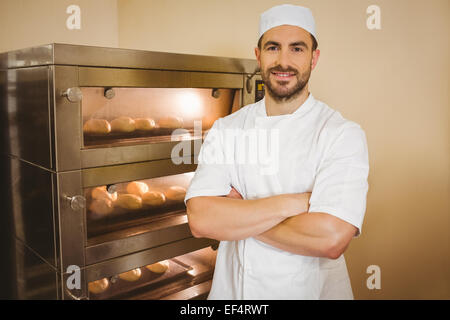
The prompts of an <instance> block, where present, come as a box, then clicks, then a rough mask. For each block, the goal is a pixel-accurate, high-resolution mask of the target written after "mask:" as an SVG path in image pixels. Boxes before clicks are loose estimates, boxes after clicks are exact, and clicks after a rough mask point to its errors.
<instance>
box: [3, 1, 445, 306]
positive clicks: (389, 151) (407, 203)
mask: <svg viewBox="0 0 450 320" xmlns="http://www.w3.org/2000/svg"><path fill="white" fill-rule="evenodd" d="M117 1H118V2H116V1H107V0H96V1H75V0H74V1H63V0H57V1H56V0H54V1H50V0H39V1H16V0H14V1H9V0H7V1H4V0H2V1H0V36H1V37H0V39H1V40H0V51H4V49H8V50H9V49H10V48H18V47H22V46H29V45H33V44H37V43H48V42H70V43H79V44H91V45H100V46H120V47H123V48H134V49H144V50H155V51H169V52H180V53H194V54H205V55H217V56H232V57H242V58H253V48H254V45H255V43H256V41H257V30H258V27H257V23H258V15H259V14H260V13H261V12H262V11H264V10H265V9H267V8H269V7H271V6H272V5H275V4H280V3H283V2H284V1H273V0H272V1H271V0H258V1H256V0H254V1H253V0H252V1H250V0H246V1H242V0H227V1H223V0H221V1H219V0H189V1H188V0H164V1H162V0H158V1H157V0H117ZM37 3H39V5H38V4H37ZM72 3H74V4H80V6H81V7H82V10H83V13H86V15H85V19H84V22H82V23H83V25H82V28H84V29H82V31H81V32H80V33H79V34H78V35H77V34H75V33H73V31H67V30H64V25H65V19H66V17H67V15H66V14H65V13H64V12H65V8H66V6H67V5H68V4H72ZM291 3H294V4H303V5H305V6H309V7H310V8H311V9H312V11H313V12H314V15H315V17H316V22H317V27H318V39H319V48H320V49H321V57H320V60H319V65H318V67H317V69H316V70H315V71H314V72H313V75H312V78H311V91H312V93H313V94H314V95H315V96H316V98H318V99H321V100H323V101H325V102H326V103H328V104H329V105H330V106H331V107H333V108H335V109H337V110H339V111H340V112H341V113H342V114H343V115H344V116H345V117H347V118H349V119H351V120H354V121H356V122H358V123H360V124H361V126H362V127H363V128H364V130H365V131H366V134H367V138H368V144H369V152H370V166H371V171H370V177H369V182H370V190H369V195H368V205H367V212H366V218H365V222H364V226H363V233H362V235H361V237H360V238H358V239H355V240H354V241H353V242H352V244H351V245H350V247H349V249H348V251H347V253H346V258H347V264H348V267H349V272H350V276H351V280H352V284H353V289H354V293H355V298H357V299H429V298H437V299H442V298H445V299H450V274H449V270H450V261H449V260H450V238H449V230H450V218H449V215H450V214H449V191H450V190H449V169H450V149H449V145H450V141H449V138H450V130H449V120H450V113H449V102H450V101H449V93H448V92H449V89H450V88H449V71H450V70H449V59H448V57H449V40H448V39H449V21H450V19H449V18H450V17H449V15H450V14H449V12H450V10H449V2H448V0H430V1H424V0H370V1H369V0H341V1H335V0H322V1H317V0H305V1H291ZM371 4H377V5H379V6H380V8H381V27H382V29H381V30H376V31H369V30H368V29H367V28H366V18H367V14H366V8H367V7H368V6H369V5H371ZM5 6H6V8H5ZM25 8H26V9H25ZM5 9H7V10H8V14H7V15H5V14H4V12H5V11H4V10H5ZM61 12H62V13H61ZM39 13H40V14H39ZM42 15H44V16H45V17H46V18H45V19H41V18H39V17H40V16H42ZM18 17H20V18H18ZM5 19H6V20H5ZM115 19H116V20H115ZM30 21H32V23H31V22H30ZM9 30H14V35H12V31H10V32H8V31H9ZM2 49H3V50H2ZM369 265H378V266H380V268H381V289H380V290H369V289H368V288H367V287H366V279H367V278H368V276H369V275H368V274H367V273H366V268H367V267H368V266H369Z"/></svg>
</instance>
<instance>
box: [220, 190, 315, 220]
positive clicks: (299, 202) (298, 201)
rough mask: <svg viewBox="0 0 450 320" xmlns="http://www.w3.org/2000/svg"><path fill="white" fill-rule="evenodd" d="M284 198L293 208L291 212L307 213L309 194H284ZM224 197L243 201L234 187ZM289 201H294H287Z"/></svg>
mask: <svg viewBox="0 0 450 320" xmlns="http://www.w3.org/2000/svg"><path fill="white" fill-rule="evenodd" d="M284 196H285V197H286V200H287V201H286V203H291V205H292V206H293V210H295V209H297V210H298V211H297V212H298V214H300V213H304V212H308V210H309V199H310V198H311V192H304V193H292V194H285V195H284ZM226 197H227V198H232V199H241V200H243V199H244V198H243V197H242V195H241V194H240V193H239V191H237V190H236V189H235V188H234V187H231V191H230V193H228V194H227V196H226ZM290 199H292V200H294V201H288V200H290Z"/></svg>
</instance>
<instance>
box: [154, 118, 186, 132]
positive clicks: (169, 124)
mask: <svg viewBox="0 0 450 320" xmlns="http://www.w3.org/2000/svg"><path fill="white" fill-rule="evenodd" d="M158 124H159V126H160V127H161V128H168V129H176V128H183V125H184V122H183V118H180V117H165V118H161V119H159V121H158Z"/></svg>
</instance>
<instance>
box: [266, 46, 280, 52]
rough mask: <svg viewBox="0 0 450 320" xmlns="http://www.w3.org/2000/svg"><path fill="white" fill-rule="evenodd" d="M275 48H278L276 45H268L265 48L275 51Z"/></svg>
mask: <svg viewBox="0 0 450 320" xmlns="http://www.w3.org/2000/svg"><path fill="white" fill-rule="evenodd" d="M277 49H278V47H276V46H270V47H268V48H267V50H268V51H275V50H277Z"/></svg>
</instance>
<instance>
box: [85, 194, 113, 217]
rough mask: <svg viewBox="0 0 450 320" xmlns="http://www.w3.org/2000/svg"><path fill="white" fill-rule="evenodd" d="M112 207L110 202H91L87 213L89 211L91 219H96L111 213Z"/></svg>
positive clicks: (101, 200) (103, 200) (102, 200)
mask: <svg viewBox="0 0 450 320" xmlns="http://www.w3.org/2000/svg"><path fill="white" fill-rule="evenodd" d="M113 210H114V206H113V204H112V201H111V200H108V199H100V200H93V201H91V203H90V204H89V211H91V218H94V219H98V218H102V217H104V216H106V215H108V214H110V213H111V212H113Z"/></svg>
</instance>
